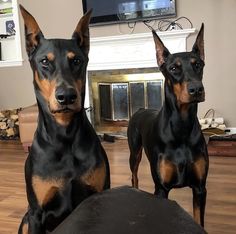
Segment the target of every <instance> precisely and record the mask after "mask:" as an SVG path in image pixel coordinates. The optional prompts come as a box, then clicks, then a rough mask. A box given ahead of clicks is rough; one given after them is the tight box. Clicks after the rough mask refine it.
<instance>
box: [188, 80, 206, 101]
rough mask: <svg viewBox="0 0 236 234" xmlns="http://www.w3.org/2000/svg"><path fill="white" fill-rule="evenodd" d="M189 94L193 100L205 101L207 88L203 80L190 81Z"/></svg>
mask: <svg viewBox="0 0 236 234" xmlns="http://www.w3.org/2000/svg"><path fill="white" fill-rule="evenodd" d="M188 94H189V96H190V97H191V99H192V101H193V102H203V101H204V100H205V90H204V86H203V84H202V82H192V83H189V84H188Z"/></svg>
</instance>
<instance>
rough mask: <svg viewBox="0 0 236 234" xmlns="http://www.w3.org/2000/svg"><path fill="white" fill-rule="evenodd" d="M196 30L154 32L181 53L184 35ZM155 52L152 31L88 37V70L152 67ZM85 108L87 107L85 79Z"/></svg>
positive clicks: (173, 49)
mask: <svg viewBox="0 0 236 234" xmlns="http://www.w3.org/2000/svg"><path fill="white" fill-rule="evenodd" d="M195 31H196V29H195V28H191V29H184V30H172V31H167V32H157V34H158V35H159V36H160V38H161V40H162V41H163V42H164V44H165V46H166V47H167V48H168V50H169V51H170V52H171V53H176V52H184V51H186V47H187V38H188V36H189V35H190V34H192V33H195ZM156 66H157V63H156V52H155V45H154V40H153V36H152V33H151V32H149V33H139V34H129V35H119V36H108V37H95V38H91V39H90V52H89V64H88V72H90V71H98V70H111V69H128V68H148V67H156ZM86 83H87V87H86V89H87V90H86V97H85V107H89V106H90V103H89V89H88V82H86Z"/></svg>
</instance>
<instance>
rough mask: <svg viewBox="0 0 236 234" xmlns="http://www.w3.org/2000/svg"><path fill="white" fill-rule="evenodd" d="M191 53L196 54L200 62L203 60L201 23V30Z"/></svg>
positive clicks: (202, 30)
mask: <svg viewBox="0 0 236 234" xmlns="http://www.w3.org/2000/svg"><path fill="white" fill-rule="evenodd" d="M192 51H193V52H194V53H196V54H198V55H199V56H200V58H201V60H202V61H204V60H205V53H204V24H203V23H202V26H201V29H200V31H199V33H198V35H197V38H196V41H195V43H194V45H193V49H192Z"/></svg>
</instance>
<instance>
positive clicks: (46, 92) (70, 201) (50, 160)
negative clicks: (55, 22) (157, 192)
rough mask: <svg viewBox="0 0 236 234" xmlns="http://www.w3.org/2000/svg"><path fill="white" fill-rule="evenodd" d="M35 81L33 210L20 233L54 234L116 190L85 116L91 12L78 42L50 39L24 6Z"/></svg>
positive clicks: (29, 185)
mask: <svg viewBox="0 0 236 234" xmlns="http://www.w3.org/2000/svg"><path fill="white" fill-rule="evenodd" d="M20 9H21V13H22V16H23V18H24V23H25V38H26V49H27V53H28V57H29V62H30V65H31V68H32V70H33V75H34V81H33V83H34V89H35V95H36V99H37V103H38V108H39V116H38V127H37V130H36V132H35V136H34V140H33V144H32V147H31V149H30V153H29V156H28V158H27V160H26V163H25V180H26V192H27V198H28V202H29V209H28V211H27V213H26V214H25V216H24V218H23V220H22V223H21V225H20V228H19V233H31V234H32V233H34V234H36V233H37V234H43V233H47V232H48V231H52V230H53V229H54V228H55V227H56V226H57V225H58V224H59V223H61V221H62V220H63V219H65V217H67V216H68V215H69V214H70V213H71V212H72V210H73V209H74V208H75V207H76V206H77V205H78V204H79V203H80V202H81V201H82V200H84V199H85V198H87V197H88V196H90V195H91V194H93V193H96V192H100V191H102V190H104V189H107V188H109V187H110V172H109V164H108V160H107V156H106V153H105V151H104V149H103V148H102V146H101V143H100V141H99V138H98V137H97V135H96V133H95V131H94V129H93V127H92V126H91V124H90V123H89V121H88V119H87V117H86V113H85V110H84V107H83V106H84V98H85V80H86V68H87V63H88V52H89V21H90V16H91V11H90V12H88V13H86V14H85V15H84V16H83V17H82V18H81V19H80V21H79V23H78V25H77V27H76V29H75V31H74V33H73V36H72V39H69V40H66V39H45V38H44V36H43V34H42V32H41V30H40V28H39V26H38V24H37V22H36V20H35V19H34V18H33V16H32V15H30V14H29V13H28V12H27V11H26V10H25V9H24V8H23V7H22V6H20Z"/></svg>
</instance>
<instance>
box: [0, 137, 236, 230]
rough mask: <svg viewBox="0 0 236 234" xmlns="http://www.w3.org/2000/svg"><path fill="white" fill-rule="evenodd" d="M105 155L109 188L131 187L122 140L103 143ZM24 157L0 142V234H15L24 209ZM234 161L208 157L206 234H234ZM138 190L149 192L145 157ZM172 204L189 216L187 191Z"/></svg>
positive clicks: (174, 194) (178, 192)
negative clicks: (109, 180) (175, 203)
mask: <svg viewBox="0 0 236 234" xmlns="http://www.w3.org/2000/svg"><path fill="white" fill-rule="evenodd" d="M103 145H104V148H105V150H106V152H107V154H108V158H109V162H110V168H111V181H112V187H116V186H121V185H127V184H128V185H131V182H130V181H131V173H130V170H129V164H128V161H129V150H128V146H127V141H126V140H117V141H116V142H115V143H107V142H103ZM25 159H26V155H25V153H24V151H23V148H22V146H21V144H20V142H18V141H0V234H9V233H12V234H13V233H14V234H15V233H17V229H18V226H19V223H20V221H21V218H22V216H23V215H24V213H25V211H26V208H27V201H26V194H25V183H24V162H25ZM235 172H236V157H219V156H217V157H214V156H211V157H210V169H209V176H208V180H207V189H208V196H207V206H206V230H207V232H208V233H209V234H211V233H212V234H222V233H224V234H233V233H235V230H236V173H235ZM139 185H140V189H142V190H145V191H149V192H151V193H152V192H153V191H154V184H153V182H152V178H151V173H150V168H149V163H148V160H147V158H146V156H145V155H143V159H142V161H141V163H140V168H139ZM170 199H172V200H176V201H177V202H178V203H179V204H180V205H181V206H182V207H183V208H184V209H185V210H186V211H187V212H189V213H190V214H191V215H192V193H191V189H189V188H183V189H175V190H172V191H171V192H170Z"/></svg>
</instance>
